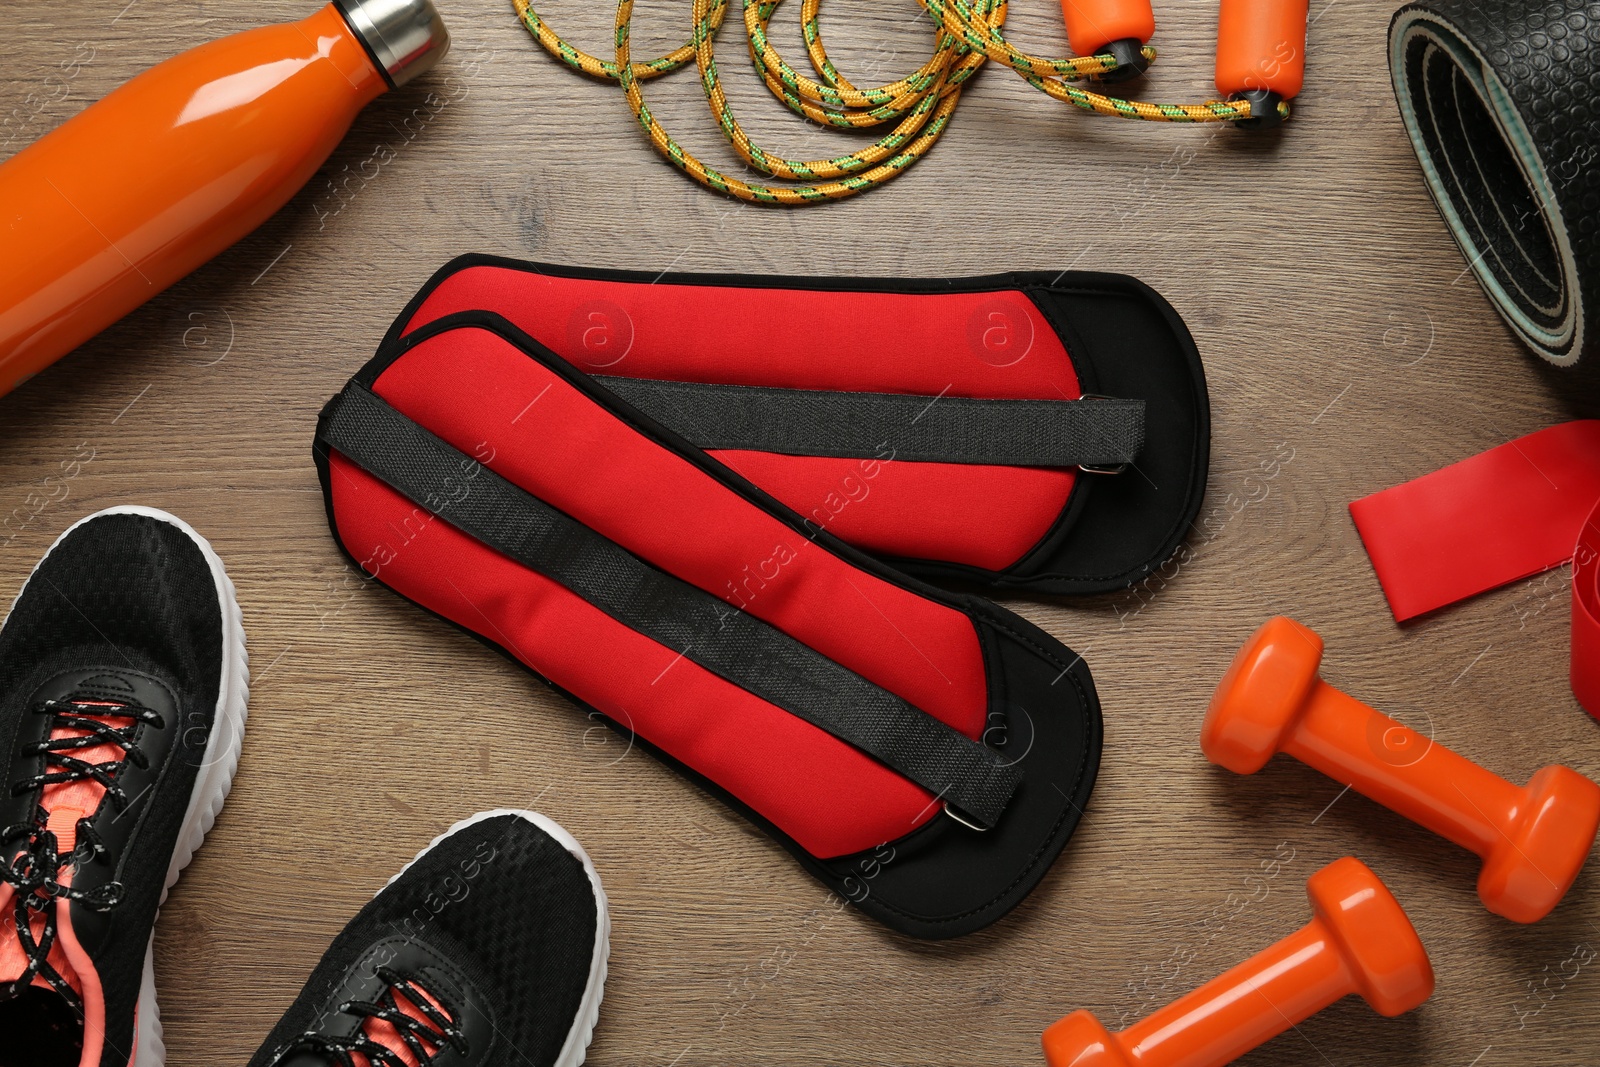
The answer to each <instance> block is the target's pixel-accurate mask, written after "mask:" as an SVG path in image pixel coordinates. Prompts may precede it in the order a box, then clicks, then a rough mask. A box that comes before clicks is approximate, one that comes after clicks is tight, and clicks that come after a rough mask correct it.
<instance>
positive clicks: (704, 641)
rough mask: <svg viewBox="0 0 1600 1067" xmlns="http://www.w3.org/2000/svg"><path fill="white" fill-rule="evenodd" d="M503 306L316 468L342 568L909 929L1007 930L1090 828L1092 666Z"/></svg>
mask: <svg viewBox="0 0 1600 1067" xmlns="http://www.w3.org/2000/svg"><path fill="white" fill-rule="evenodd" d="M597 382H598V380H597V379H595V378H592V377H590V376H589V375H587V374H584V373H583V372H581V371H580V370H578V369H577V368H574V367H573V366H572V365H570V364H569V363H567V362H566V361H565V360H563V359H561V358H560V357H559V356H557V355H555V354H554V353H552V352H550V351H549V350H548V349H546V348H544V347H543V346H542V345H540V344H539V343H538V342H537V341H535V340H534V339H532V338H530V337H528V336H527V335H525V334H523V333H522V332H521V331H520V330H518V329H517V328H516V327H515V326H514V325H512V324H510V323H508V322H506V321H505V320H503V319H501V318H499V317H498V316H495V315H492V314H489V313H485V312H470V313H464V314H461V315H455V316H451V317H448V318H445V319H441V320H438V321H436V322H434V323H432V324H430V325H428V326H425V327H422V328H419V329H417V330H415V331H412V332H410V333H408V334H407V335H406V336H405V337H403V338H401V339H398V340H394V341H390V342H386V343H385V345H384V346H383V348H382V349H380V351H379V353H378V355H377V356H376V357H375V358H374V359H373V360H372V361H371V362H370V363H368V364H367V366H366V367H365V368H363V369H362V370H361V371H360V372H359V373H358V374H357V375H356V376H355V377H354V378H353V379H352V380H351V382H350V383H349V385H348V386H347V387H346V388H345V390H344V391H343V392H341V393H340V394H339V395H338V396H337V397H335V398H334V399H333V400H331V401H330V402H329V404H328V406H327V407H326V408H325V409H324V412H323V415H322V418H321V419H320V420H319V424H318V435H317V445H316V458H317V462H318V466H319V470H320V472H321V477H322V482H323V489H324V493H325V496H326V501H327V506H328V514H329V521H330V525H331V527H332V530H333V533H334V536H335V538H336V539H337V541H338V542H339V544H340V545H341V547H342V548H343V549H344V550H345V551H346V552H347V553H348V554H349V555H350V556H351V557H352V559H353V560H354V561H355V562H356V563H357V564H358V565H359V566H360V567H361V568H362V569H363V570H364V571H366V572H367V573H368V574H370V575H371V576H373V577H374V578H375V579H376V580H377V581H379V582H381V583H383V584H384V585H387V586H389V587H390V588H392V589H394V590H395V591H396V592H398V593H400V594H401V595H402V596H404V597H406V598H408V599H410V600H412V601H415V602H416V603H417V604H419V605H421V606H422V607H424V608H426V609H428V610H429V611H431V612H433V613H435V614H437V615H439V616H442V617H443V618H445V619H447V620H449V621H451V622H453V623H455V624H457V625H459V626H461V627H463V628H465V629H467V630H469V631H471V632H472V633H474V634H476V635H478V636H479V637H481V638H482V639H484V640H485V641H487V642H489V643H491V644H492V645H494V646H497V647H498V648H500V649H501V650H502V651H504V652H505V653H506V654H508V655H509V656H511V657H513V658H514V659H516V660H518V661H519V662H521V663H522V664H524V665H526V666H527V667H529V668H531V669H532V670H533V671H535V672H537V673H538V674H539V675H541V676H542V677H544V678H545V679H547V680H548V681H549V682H550V683H551V684H552V685H554V686H555V687H557V688H558V689H559V690H561V691H563V692H565V693H566V694H568V695H570V696H571V697H572V698H573V699H575V700H576V701H577V702H579V703H580V704H581V705H583V706H585V707H587V708H589V709H592V710H593V711H595V712H598V713H599V715H601V716H603V717H604V718H605V719H606V720H608V721H610V722H612V723H614V724H617V725H618V726H619V727H620V728H622V729H624V730H626V731H630V732H632V733H633V734H634V735H635V736H636V737H638V738H639V739H640V741H641V742H643V743H644V745H645V746H646V747H647V748H648V749H649V750H651V751H653V752H654V753H656V754H657V755H659V756H660V757H662V758H663V759H664V760H666V761H667V762H668V763H669V764H672V765H674V766H677V767H679V768H680V769H681V770H683V771H685V772H686V773H688V774H689V775H690V776H691V778H693V779H694V780H696V781H698V782H700V783H701V784H702V785H704V786H705V787H706V788H708V789H709V790H710V791H712V792H713V793H714V794H716V795H718V796H720V797H721V798H722V799H724V800H725V801H727V802H728V803H730V804H731V805H732V806H734V807H735V808H736V809H737V810H740V811H742V812H743V813H745V814H746V815H747V816H748V817H749V818H750V819H751V820H752V821H754V822H755V823H756V824H757V825H759V826H761V827H762V828H764V829H766V830H767V831H768V832H769V833H771V834H773V835H774V836H775V837H776V838H777V839H778V840H779V841H780V843H782V844H783V845H784V846H785V847H786V848H788V849H789V850H790V851H791V852H792V853H793V854H794V855H795V856H796V857H797V858H798V859H799V860H800V861H801V862H802V864H804V865H805V866H806V867H807V868H808V869H809V870H811V871H812V872H813V873H814V874H816V875H817V876H818V877H819V878H821V879H822V880H823V881H824V882H826V883H827V884H828V885H830V886H832V887H833V888H835V889H836V890H837V891H838V892H840V893H841V894H842V895H844V896H846V897H848V898H850V899H851V900H853V901H855V902H856V903H857V904H858V905H859V906H860V907H861V908H862V909H863V910H865V911H867V912H868V913H870V914H873V915H874V916H876V917H878V918H879V919H881V920H882V921H884V922H885V923H887V924H889V925H891V926H893V927H894V928H896V929H899V930H902V931H905V932H907V933H911V934H914V935H916V936H921V937H951V936H956V935H958V934H963V933H966V932H969V931H971V930H975V929H978V928H980V927H982V926H985V925H987V924H988V923H990V922H993V921H994V920H995V919H996V918H998V917H999V916H1000V915H1002V914H1004V913H1005V912H1006V911H1008V910H1009V909H1010V908H1011V907H1013V906H1014V905H1015V904H1016V903H1017V902H1018V901H1020V900H1021V899H1022V898H1023V897H1024V896H1025V895H1026V894H1027V893H1028V892H1029V891H1030V890H1031V889H1032V887H1033V886H1034V885H1035V884H1036V883H1037V882H1038V881H1039V879H1040V878H1041V877H1043V875H1044V872H1045V871H1046V870H1047V869H1048V867H1049V866H1050V864H1051V862H1052V861H1053V860H1054V858H1055V857H1056V855H1057V854H1058V853H1059V852H1060V851H1061V849H1062V847H1063V846H1064V844H1065V842H1066V840H1067V838H1068V837H1069V836H1070V834H1071V833H1072V830H1073V828H1074V827H1075V826H1076V824H1077V821H1078V818H1079V816H1080V814H1081V812H1082V810H1083V807H1084V805H1085V804H1086V803H1087V802H1088V796H1089V790H1090V788H1091V787H1092V785H1093V782H1094V777H1095V771H1096V768H1097V766H1098V760H1099V750H1100V715H1099V705H1098V701H1097V699H1096V697H1095V693H1094V685H1093V682H1092V680H1091V678H1090V675H1089V672H1088V669H1087V667H1086V666H1085V665H1084V663H1083V661H1082V660H1081V659H1080V658H1079V657H1077V656H1076V655H1074V654H1073V653H1072V652H1070V651H1069V650H1068V649H1066V648H1065V647H1063V646H1062V645H1061V644H1060V643H1059V642H1057V641H1056V640H1055V639H1054V638H1052V637H1050V636H1049V635H1047V634H1045V633H1044V632H1043V631H1041V630H1039V629H1037V628H1036V627H1034V626H1031V625H1030V624H1028V623H1027V622H1025V621H1024V620H1022V619H1021V618H1018V617H1017V616H1015V615H1013V614H1011V613H1010V612H1007V611H1004V610H1003V609H1001V608H999V607H997V606H995V605H993V604H990V603H989V602H987V601H984V600H982V599H979V598H977V597H973V596H969V595H962V594H955V593H949V592H945V591H942V590H939V589H936V588H933V587H931V586H927V585H924V584H923V583H921V582H919V581H916V580H914V579H911V578H909V577H907V576H906V575H904V574H903V573H900V572H898V571H896V570H893V569H891V568H890V567H888V566H887V565H885V564H883V563H881V562H879V561H877V560H875V559H873V558H871V557H869V556H866V555H864V554H862V553H861V552H859V551H857V550H855V549H852V548H850V547H849V546H847V545H845V544H844V543H842V542H840V541H838V540H837V539H835V538H834V537H832V536H831V535H830V534H828V533H826V532H817V531H815V530H813V529H811V528H810V527H808V525H807V524H806V522H805V520H804V517H803V516H800V515H798V514H796V513H794V512H793V511H791V510H789V509H788V508H786V507H784V506H783V505H782V504H780V503H778V502H777V501H776V500H774V499H772V498H771V497H769V496H767V495H766V494H765V493H763V492H762V491H761V490H759V489H757V488H756V487H755V486H753V485H751V484H750V483H749V482H748V481H746V480H745V479H744V478H742V477H740V476H739V475H738V474H737V473H736V472H735V471H733V470H731V469H729V468H728V467H726V466H724V465H722V464H720V463H718V462H717V461H715V460H714V459H712V458H710V457H709V456H707V455H706V453H704V452H703V451H701V450H699V449H696V448H693V447H692V446H689V445H688V444H687V443H685V442H684V441H682V440H681V439H679V438H676V437H675V436H674V435H672V434H671V433H670V432H668V431H665V430H663V429H662V428H661V427H659V426H657V425H656V424H654V423H653V422H652V421H650V420H648V419H644V418H641V417H640V416H639V414H638V412H637V411H636V410H635V409H633V408H631V407H630V406H629V405H627V404H626V403H623V402H621V401H620V400H619V399H618V398H617V397H616V395H615V394H613V393H611V392H609V391H608V390H606V389H605V388H604V387H602V386H601V385H599V384H597Z"/></svg>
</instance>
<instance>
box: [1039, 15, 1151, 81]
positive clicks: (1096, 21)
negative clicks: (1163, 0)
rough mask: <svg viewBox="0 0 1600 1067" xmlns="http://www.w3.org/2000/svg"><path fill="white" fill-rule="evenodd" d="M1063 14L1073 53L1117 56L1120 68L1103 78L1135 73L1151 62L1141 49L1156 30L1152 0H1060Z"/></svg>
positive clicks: (1114, 79) (1116, 78)
mask: <svg viewBox="0 0 1600 1067" xmlns="http://www.w3.org/2000/svg"><path fill="white" fill-rule="evenodd" d="M1061 14H1062V16H1063V17H1064V18H1065V19H1066V22H1067V43H1068V44H1070V45H1071V46H1072V52H1073V54H1074V55H1079V56H1094V55H1104V54H1106V53H1107V52H1109V53H1110V54H1112V55H1114V56H1116V57H1117V64H1118V66H1117V70H1116V71H1114V72H1112V73H1111V74H1110V75H1107V76H1104V77H1102V79H1101V80H1104V81H1120V80H1123V79H1125V78H1131V77H1135V76H1137V75H1139V74H1143V73H1144V70H1145V68H1146V67H1148V66H1149V65H1150V63H1149V61H1148V60H1147V59H1145V58H1144V56H1143V55H1142V54H1141V53H1140V51H1139V49H1140V48H1141V47H1142V46H1144V45H1146V44H1148V43H1149V42H1150V38H1151V36H1152V35H1153V34H1154V33H1155V32H1156V16H1155V12H1154V11H1152V10H1151V9H1150V0H1061Z"/></svg>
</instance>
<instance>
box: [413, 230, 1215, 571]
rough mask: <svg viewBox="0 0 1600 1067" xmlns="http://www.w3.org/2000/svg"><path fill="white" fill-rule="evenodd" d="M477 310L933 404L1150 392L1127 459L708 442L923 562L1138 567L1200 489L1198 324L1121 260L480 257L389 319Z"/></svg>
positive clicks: (416, 320) (836, 518)
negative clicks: (701, 261)
mask: <svg viewBox="0 0 1600 1067" xmlns="http://www.w3.org/2000/svg"><path fill="white" fill-rule="evenodd" d="M475 309H481V310H486V311H492V312H495V313H497V314H499V315H501V316H503V317H505V318H506V319H508V320H510V321H511V322H512V323H514V324H516V325H517V326H518V327H519V328H521V329H522V330H523V331H524V332H526V333H527V334H529V335H530V336H532V337H533V338H534V339H535V340H537V341H539V342H540V343H541V344H542V345H544V346H545V347H547V348H548V349H550V350H551V351H553V352H555V353H556V354H557V355H559V356H561V357H563V358H564V359H567V360H569V361H571V362H572V363H573V365H574V366H576V367H578V368H579V369H580V370H583V371H586V372H588V373H590V374H593V375H596V376H627V377H631V378H636V379H659V380H666V381H674V382H697V383H721V384H728V385H744V386H758V387H777V388H785V389H797V390H832V391H838V392H843V393H860V392H876V393H891V394H905V395H915V396H921V397H925V398H927V400H928V402H929V403H932V404H934V405H935V407H937V404H938V403H939V402H940V401H941V399H949V398H979V399H983V398H989V399H1013V400H1047V401H1066V400H1073V399H1077V398H1079V397H1082V396H1084V395H1085V394H1099V395H1104V396H1108V397H1116V398H1132V399H1137V400H1139V401H1142V402H1143V405H1144V427H1143V430H1144V433H1143V442H1142V447H1141V448H1140V450H1139V452H1138V454H1137V455H1136V456H1134V457H1133V458H1132V460H1131V462H1129V463H1128V464H1126V465H1125V466H1124V467H1123V468H1122V469H1121V470H1120V472H1117V473H1096V474H1086V473H1080V471H1079V470H1077V469H1073V468H1063V467H1059V466H1055V467H1052V466H1046V465H1027V464H1007V463H975V462H928V461H906V460H905V459H904V458H903V454H901V453H900V452H899V450H898V449H897V441H896V439H895V437H894V435H892V434H891V435H890V436H889V437H888V438H887V439H886V440H885V441H884V442H883V445H884V448H883V450H882V454H881V455H879V456H869V457H861V456H850V457H839V456H827V455H816V454H797V453H799V452H801V450H800V449H796V448H786V449H784V450H783V451H781V452H780V451H776V450H757V449H723V448H715V447H711V446H709V445H708V446H706V447H707V449H708V451H709V452H710V453H711V454H712V455H713V456H715V457H716V458H717V459H718V460H719V461H720V462H722V463H723V464H725V465H727V466H728V467H731V468H732V469H734V470H736V471H738V472H739V473H740V474H741V475H743V476H744V477H746V478H748V479H749V480H750V481H752V482H754V483H755V484H756V485H759V486H760V487H761V488H762V489H764V490H765V491H767V492H768V493H770V494H771V495H773V496H775V497H777V498H778V499H779V500H781V501H782V502H783V503H785V504H787V505H788V506H789V507H791V508H793V509H794V510H795V511H797V512H799V513H800V514H801V515H803V516H805V517H806V518H807V519H808V520H810V521H811V523H812V524H813V525H814V526H816V527H818V528H822V529H826V530H827V531H828V532H830V533H832V534H834V535H835V536H837V537H840V538H842V539H843V540H845V541H848V542H850V543H851V544H853V545H855V546H857V547H859V548H861V549H863V550H865V551H868V552H872V553H874V554H876V555H879V556H881V557H884V558H886V559H892V560H894V561H895V565H896V566H897V567H898V568H900V569H902V570H906V571H909V572H911V573H914V574H918V575H920V576H924V577H933V578H940V579H943V578H955V579H960V580H962V581H966V582H969V583H976V584H978V585H982V586H989V587H992V588H1012V589H1028V590H1036V591H1042V592H1051V593H1069V594H1075V593H1100V592H1106V591H1109V590H1114V589H1120V588H1124V587H1126V586H1128V585H1131V584H1133V583H1134V582H1137V581H1139V580H1140V579H1141V578H1143V577H1145V576H1146V575H1148V574H1149V573H1150V572H1151V571H1153V570H1154V569H1155V568H1157V567H1159V566H1160V565H1161V564H1162V563H1163V562H1164V561H1165V560H1166V559H1167V558H1168V557H1170V556H1171V554H1172V553H1173V552H1174V551H1175V550H1176V548H1177V546H1178V544H1179V543H1180V541H1181V540H1182V538H1183V537H1184V535H1185V533H1186V531H1187V530H1188V529H1189V527H1190V525H1191V523H1192V522H1193V520H1194V517H1195V514H1196V512H1197V511H1198V509H1199V506H1200V502H1201V499H1202V497H1203V496H1204V494H1205V484H1206V472H1207V465H1208V452H1209V444H1210V410H1209V405H1208V401H1207V397H1206V387H1205V376H1204V371H1203V370H1202V368H1201V364H1200V359H1199V355H1198V353H1197V352H1196V350H1195V347H1194V341H1193V339H1192V338H1191V337H1190V335H1189V332H1188V330H1187V329H1186V328H1185V327H1184V325H1183V322H1182V320H1181V319H1180V318H1179V317H1178V316H1177V314H1176V313H1175V312H1174V311H1173V310H1172V308H1171V307H1170V306H1169V305H1168V304H1167V302H1166V301H1165V300H1163V299H1162V298H1161V297H1160V296H1159V295H1158V294H1156V293H1155V292H1154V291H1153V290H1151V289H1150V288H1149V287H1147V286H1145V285H1143V284H1141V283H1140V282H1138V281H1136V280H1134V279H1132V278H1128V277H1124V276H1121V275H1111V274H1090V273H1080V272H1053V273H1042V272H1041V273H1017V274H1009V275H1002V276H995V277H989V278H960V279H950V278H944V279H927V280H916V279H907V280H902V279H896V280H892V281H890V280H859V279H852V280H846V279H830V278H797V277H771V276H731V275H694V274H640V273H634V272H625V271H594V270H580V269H577V268H570V267H552V266H546V265H540V264H531V263H522V262H518V261H514V260H505V259H497V258H494V257H488V256H466V257H462V258H460V259H457V260H455V261H454V262H452V263H450V264H448V265H446V266H445V267H444V268H443V269H442V270H440V271H439V272H438V273H437V274H436V275H435V276H434V277H433V278H432V279H431V280H430V281H429V282H428V284H427V285H426V286H425V287H424V288H423V289H422V291H421V292H420V293H418V294H417V296H416V297H415V298H414V299H413V300H412V301H411V303H410V304H409V305H408V306H407V308H406V309H405V311H404V312H402V314H401V315H400V317H399V318H398V319H397V320H396V322H395V324H394V326H393V327H392V328H391V330H390V332H389V338H388V340H389V341H394V340H398V339H399V338H400V337H401V336H404V335H405V334H406V333H408V332H409V331H411V330H414V329H416V328H417V327H419V326H420V325H422V324H425V323H428V322H432V321H435V320H437V319H439V318H440V317H442V316H446V315H450V314H453V313H456V312H461V311H467V310H475ZM661 421H662V422H663V423H664V424H665V425H667V426H668V428H671V429H677V427H676V426H675V425H674V423H673V422H672V420H670V419H668V418H665V417H663V418H662V419H661ZM686 436H687V435H686Z"/></svg>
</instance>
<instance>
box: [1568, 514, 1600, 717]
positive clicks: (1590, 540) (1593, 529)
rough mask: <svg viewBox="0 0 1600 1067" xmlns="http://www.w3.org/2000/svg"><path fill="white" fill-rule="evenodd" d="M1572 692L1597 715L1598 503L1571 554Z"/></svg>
mask: <svg viewBox="0 0 1600 1067" xmlns="http://www.w3.org/2000/svg"><path fill="white" fill-rule="evenodd" d="M1572 691H1573V692H1574V693H1575V694H1577V697H1578V703H1580V704H1582V705H1583V706H1584V707H1585V708H1586V709H1588V712H1589V714H1591V715H1593V716H1594V717H1595V718H1600V504H1597V505H1596V506H1595V509H1594V511H1592V512H1590V514H1589V521H1588V522H1586V523H1585V524H1584V527H1583V533H1582V534H1581V535H1580V536H1579V538H1578V551H1577V553H1576V554H1575V555H1574V556H1573V557H1572Z"/></svg>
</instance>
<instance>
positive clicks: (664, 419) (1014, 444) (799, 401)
mask: <svg viewBox="0 0 1600 1067" xmlns="http://www.w3.org/2000/svg"><path fill="white" fill-rule="evenodd" d="M598 380H599V382H600V384H602V385H604V386H605V387H606V388H607V389H610V390H611V391H612V392H614V393H616V394H617V395H618V396H620V397H622V398H623V399H624V400H626V401H627V402H628V403H630V404H632V405H633V406H634V407H636V408H638V409H639V410H640V411H643V412H644V413H645V414H646V415H649V416H650V417H651V418H653V419H655V420H656V421H657V422H659V423H661V424H662V425H663V426H668V427H670V428H671V429H672V430H674V431H675V432H677V433H678V434H681V435H682V436H683V437H686V438H688V440H689V441H691V442H693V443H694V444H696V445H698V446H699V447H701V448H740V449H751V450H753V451H757V452H778V453H783V454H785V455H792V456H839V457H852V458H872V457H877V458H880V459H881V458H884V457H885V456H888V455H892V456H893V457H894V458H895V459H897V460H909V461H913V462H923V463H992V464H1002V465H1008V466H1018V467H1076V466H1080V465H1081V466H1095V467H1117V466H1122V465H1124V464H1128V463H1132V462H1133V460H1134V459H1135V457H1137V456H1138V454H1139V450H1140V449H1141V448H1143V447H1144V401H1143V400H1115V399H1110V398H1105V397H1091V398H1085V399H1082V400H977V399H973V398H971V397H962V396H945V395H942V394H941V395H939V396H913V395H910V394H905V393H842V392H830V391H825V390H819V389H774V388H769V387H767V386H756V385H708V384H705V383H702V382H666V381H657V380H655V379H652V378H619V377H610V376H601V377H599V378H598Z"/></svg>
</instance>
